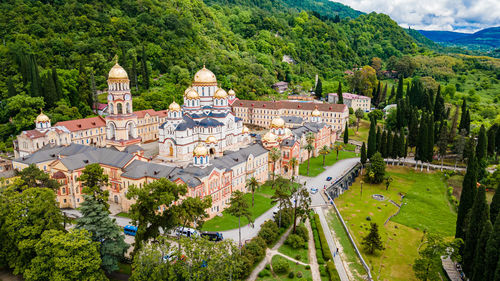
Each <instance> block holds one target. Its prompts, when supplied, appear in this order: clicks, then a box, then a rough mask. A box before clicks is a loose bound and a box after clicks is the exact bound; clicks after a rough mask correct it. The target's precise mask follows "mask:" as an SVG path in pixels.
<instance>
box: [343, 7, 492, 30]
mask: <svg viewBox="0 0 500 281" xmlns="http://www.w3.org/2000/svg"><path fill="white" fill-rule="evenodd" d="M335 2H340V3H343V4H345V5H348V6H350V7H351V8H353V9H356V10H359V11H362V12H365V13H370V12H373V11H375V12H377V13H384V14H388V15H389V16H390V17H391V18H392V19H394V20H395V21H396V22H398V23H399V24H400V25H401V26H403V27H408V26H410V27H411V28H413V29H425V30H448V31H459V32H474V31H477V30H479V29H483V28H486V27H492V26H500V0H335Z"/></svg>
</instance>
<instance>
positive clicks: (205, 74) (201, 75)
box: [193, 66, 217, 84]
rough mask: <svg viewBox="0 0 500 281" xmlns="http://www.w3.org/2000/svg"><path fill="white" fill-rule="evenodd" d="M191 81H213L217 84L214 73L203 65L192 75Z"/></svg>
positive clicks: (204, 82) (203, 82)
mask: <svg viewBox="0 0 500 281" xmlns="http://www.w3.org/2000/svg"><path fill="white" fill-rule="evenodd" d="M193 83H202V84H206V83H215V84H217V78H216V77H215V74H214V73H213V72H212V71H210V70H208V69H206V68H205V66H203V68H202V69H200V70H198V72H196V74H195V75H194V79H193Z"/></svg>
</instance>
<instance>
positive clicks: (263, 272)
mask: <svg viewBox="0 0 500 281" xmlns="http://www.w3.org/2000/svg"><path fill="white" fill-rule="evenodd" d="M266 276H271V272H269V270H267V269H263V270H262V271H261V272H259V277H260V278H263V277H266Z"/></svg>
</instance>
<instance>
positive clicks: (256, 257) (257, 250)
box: [242, 236, 266, 265]
mask: <svg viewBox="0 0 500 281" xmlns="http://www.w3.org/2000/svg"><path fill="white" fill-rule="evenodd" d="M242 254H243V256H245V257H247V258H248V259H249V260H250V261H251V263H252V265H253V264H255V263H257V262H258V261H260V260H261V259H262V258H264V255H265V254H266V242H265V241H264V239H262V238H260V237H258V236H257V237H255V238H253V239H252V240H251V241H250V242H248V243H247V244H246V245H245V246H244V247H243V250H242Z"/></svg>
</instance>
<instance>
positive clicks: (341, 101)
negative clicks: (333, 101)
mask: <svg viewBox="0 0 500 281" xmlns="http://www.w3.org/2000/svg"><path fill="white" fill-rule="evenodd" d="M337 97H338V100H337V103H338V104H344V95H343V93H342V82H340V81H339V87H338V89H337Z"/></svg>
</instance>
